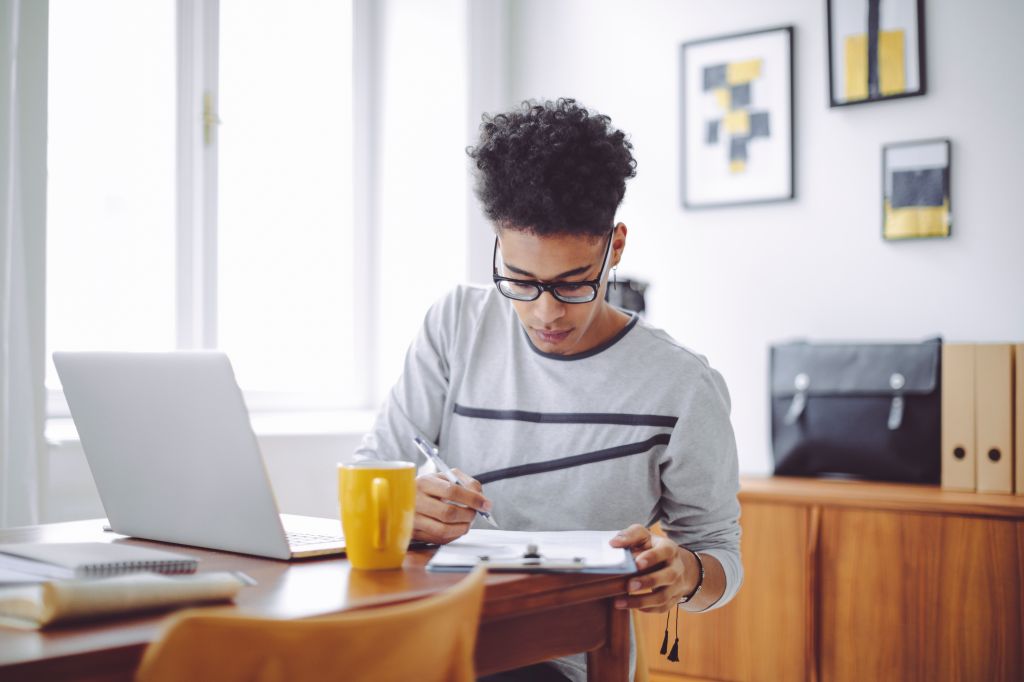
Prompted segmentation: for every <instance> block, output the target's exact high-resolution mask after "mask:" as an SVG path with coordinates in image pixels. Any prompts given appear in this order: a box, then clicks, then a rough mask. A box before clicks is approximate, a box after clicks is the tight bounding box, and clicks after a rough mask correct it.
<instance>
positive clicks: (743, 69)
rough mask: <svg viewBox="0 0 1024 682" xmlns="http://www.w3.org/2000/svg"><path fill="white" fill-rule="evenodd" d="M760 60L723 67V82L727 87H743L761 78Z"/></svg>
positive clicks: (749, 60)
mask: <svg viewBox="0 0 1024 682" xmlns="http://www.w3.org/2000/svg"><path fill="white" fill-rule="evenodd" d="M761 61H762V60H760V59H748V60H747V61H745V62H734V63H732V64H727V65H726V67H725V82H726V83H728V84H729V85H743V84H744V83H749V82H750V81H752V80H754V79H756V78H760V76H761Z"/></svg>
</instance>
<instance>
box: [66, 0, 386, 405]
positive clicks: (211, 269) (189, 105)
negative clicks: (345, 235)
mask: <svg viewBox="0 0 1024 682" xmlns="http://www.w3.org/2000/svg"><path fill="white" fill-rule="evenodd" d="M351 2H352V12H353V17H352V48H353V70H354V73H353V81H352V106H353V118H352V121H353V131H355V130H360V131H363V134H361V135H355V134H354V135H353V146H352V151H353V158H352V163H353V171H354V172H353V184H354V187H353V202H354V205H353V218H354V233H355V234H354V244H353V249H352V253H351V267H350V271H351V273H352V274H351V276H352V284H353V286H354V287H355V290H357V291H361V292H364V294H365V295H361V296H357V297H355V301H354V305H355V308H354V310H353V314H354V324H355V328H356V329H360V330H364V333H359V334H356V335H355V349H354V350H355V357H357V358H360V359H361V361H360V362H357V363H356V366H355V368H354V369H355V382H354V384H355V385H354V386H351V387H350V388H349V390H348V393H349V394H350V395H351V394H353V393H354V394H355V395H356V400H355V401H354V404H352V405H344V406H343V405H341V404H339V403H333V402H332V401H331V400H330V399H329V398H328V396H326V395H323V394H307V393H301V392H270V391H243V394H244V396H245V400H246V404H247V405H248V407H249V410H250V412H252V413H287V412H319V413H325V412H332V413H333V412H343V411H352V410H355V411H364V410H367V409H369V407H370V406H371V405H372V403H373V387H374V380H375V374H376V371H375V368H376V366H377V358H376V344H375V343H374V342H373V340H374V338H375V336H376V334H377V330H378V326H377V325H378V322H379V319H378V316H377V313H376V308H377V306H376V300H377V299H376V293H375V287H374V286H372V284H373V282H374V279H375V276H376V273H377V272H378V270H379V268H378V265H377V246H378V245H377V242H376V239H375V236H374V230H373V229H372V226H373V224H374V219H375V211H374V204H373V200H372V197H373V194H374V191H373V190H374V177H375V175H374V173H375V170H376V169H375V165H374V163H373V159H374V154H375V152H376V150H377V148H378V143H377V135H376V129H375V126H374V120H375V115H376V112H377V110H378V107H379V102H378V99H379V98H378V97H377V91H376V88H375V86H374V83H375V81H376V78H377V77H378V76H379V73H378V70H379V66H378V64H377V62H378V60H377V59H376V58H375V53H374V44H375V38H376V36H378V35H379V30H380V18H379V10H378V8H376V7H375V4H374V2H373V0H351ZM175 12H176V17H175V21H176V36H175V62H176V71H177V73H176V95H175V101H176V105H175V106H176V111H175V118H176V121H175V128H176V134H177V140H176V144H175V148H176V161H175V166H176V168H175V185H176V186H175V190H174V191H175V208H176V215H175V268H174V272H175V347H176V349H177V350H210V349H216V348H217V343H218V338H217V325H218V319H217V318H218V309H217V307H218V292H217V277H218V267H217V266H218V261H217V257H218V253H217V245H218V238H217V237H218V234H217V232H218V231H217V210H218V203H217V202H218V186H217V183H218V153H219V140H218V126H219V123H220V121H219V117H218V114H217V111H218V106H217V105H218V99H219V50H220V0H176V2H175ZM70 416H71V414H70V410H69V408H68V405H67V401H66V399H65V397H64V392H63V390H60V389H46V418H47V419H66V418H68V417H70Z"/></svg>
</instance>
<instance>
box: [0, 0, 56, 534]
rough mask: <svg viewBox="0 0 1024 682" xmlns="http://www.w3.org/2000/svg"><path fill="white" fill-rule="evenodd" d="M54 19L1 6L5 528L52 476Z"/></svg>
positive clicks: (8, 1)
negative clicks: (48, 298)
mask: <svg viewBox="0 0 1024 682" xmlns="http://www.w3.org/2000/svg"><path fill="white" fill-rule="evenodd" d="M47 16H48V2H46V1H45V0H43V1H39V0H0V527H7V526H20V525H27V524H33V523H37V522H38V521H39V512H40V491H41V484H42V481H43V475H42V472H43V471H44V470H45V447H44V441H43V423H44V408H45V402H44V398H45V394H44V387H43V372H44V365H43V361H44V357H43V356H44V354H45V345H44V344H45V339H44V319H45V318H44V302H45V281H46V280H45V252H46V249H45V243H46V242H45V225H46V39H47V29H46V26H47Z"/></svg>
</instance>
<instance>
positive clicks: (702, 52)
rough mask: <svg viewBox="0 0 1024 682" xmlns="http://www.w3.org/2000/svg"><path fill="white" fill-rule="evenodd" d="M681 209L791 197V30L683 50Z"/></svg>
mask: <svg viewBox="0 0 1024 682" xmlns="http://www.w3.org/2000/svg"><path fill="white" fill-rule="evenodd" d="M681 138H682V165H683V168H682V195H683V206H684V207H686V208H710V207H717V206H735V205H738V204H753V203H761V202H766V201H784V200H787V199H792V198H793V197H794V196H795V192H794V170H793V27H792V26H784V27H780V28H771V29H765V30H762V31H752V32H750V33H739V34H735V35H728V36H720V37H716V38H705V39H702V40H694V41H691V42H687V43H684V44H683V46H682V135H681Z"/></svg>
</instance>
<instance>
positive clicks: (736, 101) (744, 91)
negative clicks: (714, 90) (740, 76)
mask: <svg viewBox="0 0 1024 682" xmlns="http://www.w3.org/2000/svg"><path fill="white" fill-rule="evenodd" d="M730 89H731V90H732V96H731V97H730V99H729V101H730V103H731V104H732V108H733V109H739V108H740V107H749V106H750V83H743V84H741V85H734V86H732V88H730Z"/></svg>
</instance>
